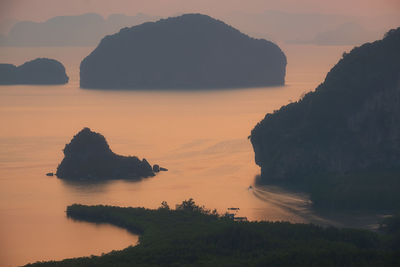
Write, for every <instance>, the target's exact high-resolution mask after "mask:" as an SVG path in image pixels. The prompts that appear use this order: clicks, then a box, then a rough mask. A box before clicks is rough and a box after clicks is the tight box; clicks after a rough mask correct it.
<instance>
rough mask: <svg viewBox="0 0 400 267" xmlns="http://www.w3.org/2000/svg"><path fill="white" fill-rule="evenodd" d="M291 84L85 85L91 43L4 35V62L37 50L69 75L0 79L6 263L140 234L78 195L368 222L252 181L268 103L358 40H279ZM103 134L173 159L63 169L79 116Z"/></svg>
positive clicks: (1, 247)
mask: <svg viewBox="0 0 400 267" xmlns="http://www.w3.org/2000/svg"><path fill="white" fill-rule="evenodd" d="M279 45H280V47H281V48H282V50H283V51H284V52H285V54H286V56H287V60H288V65H287V73H286V84H285V85H284V86H279V87H263V88H241V89H224V90H194V91H193V90H168V91H166V90H86V89H80V88H79V64H80V62H81V60H82V59H83V58H84V57H85V56H86V55H88V54H89V53H90V52H91V51H92V50H93V49H94V47H18V48H16V47H1V48H0V62H2V63H12V64H16V65H19V64H22V63H24V62H25V61H28V60H32V59H34V58H37V57H48V58H54V59H57V60H59V61H61V62H62V63H63V64H64V65H65V66H66V71H67V74H68V76H69V77H70V81H69V83H68V84H65V85H56V86H53V85H47V86H31V85H23V86H22V85H17V86H0V123H1V127H0V266H17V265H23V264H27V263H32V262H36V261H48V260H61V259H64V258H71V257H79V256H89V255H101V254H102V253H107V252H110V251H112V250H120V249H123V248H125V247H128V246H134V245H136V244H137V242H138V236H137V235H134V234H132V233H129V232H127V231H126V230H124V229H121V228H117V227H114V226H111V225H107V224H100V225H99V224H92V223H86V222H77V221H74V220H72V219H69V218H67V216H66V213H65V211H66V207H67V206H68V205H71V204H73V203H81V204H87V205H97V204H104V205H117V206H132V207H146V208H157V207H159V206H160V204H161V202H162V201H167V203H168V204H169V206H171V207H172V208H173V207H175V205H176V204H179V203H181V202H182V201H183V200H186V199H189V198H193V199H194V201H195V202H196V203H197V204H198V205H201V206H204V207H205V208H208V209H217V211H218V212H219V213H221V214H222V213H225V212H227V211H228V210H227V209H228V208H231V207H235V208H239V209H240V210H239V211H238V212H237V216H243V217H247V219H248V220H250V221H261V220H272V221H290V222H293V223H310V222H311V223H317V224H321V225H335V226H339V227H348V226H360V227H369V226H371V225H366V222H367V221H368V220H365V218H362V217H361V216H358V217H354V216H353V217H352V220H348V217H346V219H343V218H339V217H340V216H336V217H335V216H322V215H320V214H316V213H315V212H314V211H313V210H312V208H311V203H310V200H309V198H308V196H307V195H306V194H304V193H301V192H290V191H287V190H285V189H282V188H279V187H274V186H258V185H256V184H255V180H256V178H257V176H258V175H259V174H260V168H259V167H258V166H257V165H256V164H255V162H254V152H253V149H252V146H251V143H250V141H249V139H248V137H249V135H250V132H251V130H252V128H253V127H254V126H255V125H256V124H257V122H259V121H260V120H262V119H263V118H264V116H265V115H266V114H267V113H271V112H274V110H277V109H279V108H280V107H281V106H282V105H286V104H288V103H291V102H295V101H297V100H298V99H300V98H301V97H302V96H303V95H304V94H305V93H307V92H309V91H312V90H314V89H315V88H316V87H317V86H318V85H319V84H320V83H322V82H323V81H324V78H325V76H326V74H327V72H328V71H329V70H330V69H331V68H332V67H333V66H334V65H335V64H336V63H337V61H338V60H339V59H340V58H341V57H342V54H343V52H349V51H350V50H351V48H352V47H350V46H314V45H288V44H279ZM84 127H89V128H90V129H92V130H93V131H96V132H99V133H101V134H103V135H104V136H105V138H106V139H107V141H108V143H109V145H110V147H111V149H112V150H113V151H114V152H115V153H117V154H121V155H134V156H137V157H139V158H146V159H147V160H148V161H149V162H150V164H159V165H160V166H162V167H165V168H167V169H168V171H167V172H160V173H159V174H157V175H156V176H155V177H152V178H147V179H143V180H140V181H131V180H114V181H107V182H106V181H105V182H98V183H88V182H84V181H81V182H68V181H65V180H62V179H58V178H57V177H55V176H53V177H49V176H46V173H48V172H55V171H56V169H57V166H58V164H59V163H60V162H61V160H62V158H63V148H64V146H65V144H67V143H69V142H70V140H71V138H72V137H73V136H74V135H75V134H76V133H78V132H79V131H80V130H81V129H82V128H84Z"/></svg>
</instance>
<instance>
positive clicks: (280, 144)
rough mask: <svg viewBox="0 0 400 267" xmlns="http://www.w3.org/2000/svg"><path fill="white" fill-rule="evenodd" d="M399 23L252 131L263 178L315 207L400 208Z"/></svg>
mask: <svg viewBox="0 0 400 267" xmlns="http://www.w3.org/2000/svg"><path fill="white" fill-rule="evenodd" d="M399 47H400V28H398V29H396V30H391V31H389V32H388V33H387V34H386V35H385V37H384V38H383V39H382V40H379V41H375V42H373V43H366V44H364V45H362V46H360V47H356V48H354V49H353V50H352V51H351V52H350V53H344V54H343V58H342V59H341V60H340V61H339V62H338V63H337V64H336V66H334V67H333V68H332V69H331V71H330V72H329V73H328V74H327V76H326V78H325V81H324V82H323V83H322V84H321V85H319V86H318V87H317V89H316V90H315V91H314V92H310V93H308V94H306V95H305V96H304V97H303V98H302V99H300V100H299V101H298V102H295V103H291V104H289V105H286V106H283V107H281V108H280V110H277V111H275V112H274V113H272V114H267V115H266V116H265V118H264V119H263V120H262V121H261V122H260V123H258V124H257V126H256V127H255V128H254V129H253V130H252V132H251V136H250V139H251V142H252V144H253V148H254V151H255V161H256V163H257V164H258V165H259V166H260V167H261V177H262V179H261V180H262V181H264V182H274V183H275V182H278V183H283V184H288V185H294V184H297V185H300V186H302V187H304V188H305V189H306V190H309V191H310V192H311V198H312V200H313V201H314V203H315V204H316V205H322V206H329V207H349V208H350V207H357V208H358V207H360V208H361V207H363V208H381V207H387V208H394V207H397V208H399V207H400V195H399V194H398V191H399V190H400V180H399V179H398V177H399V174H400V138H399V137H400V49H399Z"/></svg>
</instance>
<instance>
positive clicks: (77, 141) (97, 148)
mask: <svg viewBox="0 0 400 267" xmlns="http://www.w3.org/2000/svg"><path fill="white" fill-rule="evenodd" d="M56 175H57V177H59V178H63V179H68V180H81V179H85V180H88V179H89V180H104V179H107V180H108V179H140V178H145V177H151V176H154V172H153V168H152V167H151V165H150V164H149V163H148V162H147V160H146V159H143V160H140V159H138V158H137V157H135V156H121V155H117V154H115V153H114V152H113V151H112V150H111V149H110V147H109V145H108V143H107V141H106V139H105V138H104V136H103V135H101V134H99V133H96V132H93V131H91V130H90V129H89V128H84V129H82V130H81V131H80V132H79V133H77V134H76V135H75V136H74V137H73V138H72V140H71V142H70V143H69V144H66V145H65V148H64V159H63V160H62V161H61V163H60V165H58V168H57V173H56Z"/></svg>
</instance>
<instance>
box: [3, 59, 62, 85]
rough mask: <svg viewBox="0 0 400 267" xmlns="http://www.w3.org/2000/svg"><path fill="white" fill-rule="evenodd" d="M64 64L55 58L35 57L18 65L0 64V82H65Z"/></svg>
mask: <svg viewBox="0 0 400 267" xmlns="http://www.w3.org/2000/svg"><path fill="white" fill-rule="evenodd" d="M68 79H69V78H68V76H67V74H66V73H65V68H64V66H63V65H62V64H61V63H60V62H59V61H57V60H54V59H48V58H37V59H35V60H32V61H28V62H26V63H24V64H22V65H20V66H18V67H17V66H15V65H12V64H0V84H65V83H67V82H68Z"/></svg>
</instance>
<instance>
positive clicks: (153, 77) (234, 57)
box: [80, 14, 286, 89]
mask: <svg viewBox="0 0 400 267" xmlns="http://www.w3.org/2000/svg"><path fill="white" fill-rule="evenodd" d="M285 69H286V57H285V55H284V53H283V52H282V51H281V49H280V48H279V47H278V46H277V45H275V44H274V43H272V42H269V41H266V40H262V39H253V38H250V37H249V36H247V35H245V34H243V33H241V32H239V31H238V30H236V29H234V28H232V27H231V26H229V25H227V24H225V23H223V22H222V21H219V20H215V19H213V18H211V17H209V16H206V15H200V14H186V15H182V16H179V17H175V18H168V19H162V20H159V21H157V22H148V23H144V24H141V25H138V26H134V27H131V28H124V29H122V30H121V31H120V32H119V33H116V34H114V35H109V36H106V37H105V38H104V39H103V40H102V41H101V42H100V44H99V45H98V47H97V48H96V49H95V50H94V51H93V52H92V53H91V54H90V55H89V56H87V57H86V58H85V59H84V60H83V61H82V63H81V66H80V85H81V87H82V88H108V89H115V88H139V89H144V88H155V89H161V88H170V89H177V88H182V89H190V88H230V87H248V86H266V85H282V84H284V81H285Z"/></svg>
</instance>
